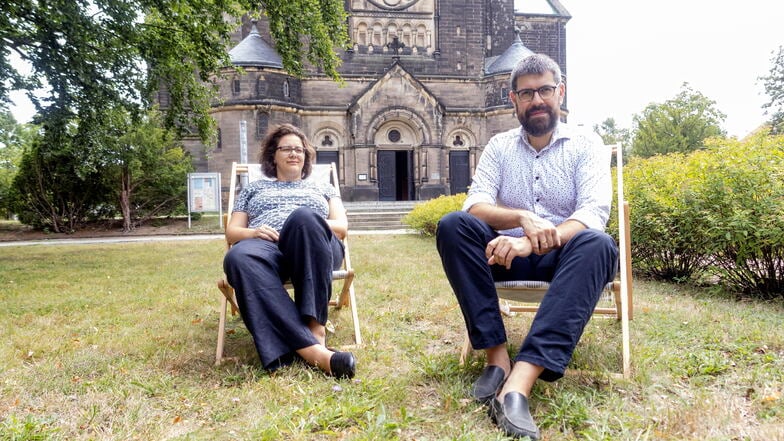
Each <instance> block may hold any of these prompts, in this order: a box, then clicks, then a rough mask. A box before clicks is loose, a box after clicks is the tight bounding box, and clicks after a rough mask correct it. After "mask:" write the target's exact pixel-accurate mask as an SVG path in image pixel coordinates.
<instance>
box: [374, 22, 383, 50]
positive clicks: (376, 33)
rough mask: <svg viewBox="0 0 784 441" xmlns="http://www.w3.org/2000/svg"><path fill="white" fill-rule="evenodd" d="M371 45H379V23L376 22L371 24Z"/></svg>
mask: <svg viewBox="0 0 784 441" xmlns="http://www.w3.org/2000/svg"><path fill="white" fill-rule="evenodd" d="M372 43H373V46H381V24H380V23H376V24H374V25H373V40H372Z"/></svg>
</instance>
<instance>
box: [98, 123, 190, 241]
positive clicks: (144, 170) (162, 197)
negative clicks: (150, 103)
mask: <svg viewBox="0 0 784 441" xmlns="http://www.w3.org/2000/svg"><path fill="white" fill-rule="evenodd" d="M113 120H114V124H113V129H112V130H111V132H108V133H106V136H105V139H104V140H103V142H102V143H101V145H102V148H103V151H104V152H105V158H104V163H105V164H106V166H105V168H104V170H103V176H104V178H105V179H106V183H107V186H108V187H110V188H112V189H113V192H112V193H113V195H114V197H113V199H114V201H115V203H116V204H117V207H118V208H119V209H118V211H119V212H120V213H121V214H122V218H123V231H126V232H127V231H131V230H133V229H134V228H135V227H136V225H137V224H138V223H142V222H144V221H146V220H149V219H150V218H152V217H154V216H158V215H161V214H165V215H168V214H172V213H173V212H174V211H176V210H177V209H178V208H183V207H184V205H185V201H186V189H187V187H186V185H187V182H186V180H187V174H188V172H190V171H191V170H192V167H193V166H192V164H191V160H190V158H189V157H188V156H187V155H186V153H185V151H184V150H183V149H182V148H181V146H180V145H178V144H177V143H176V142H175V140H174V134H173V133H172V132H171V131H168V130H166V129H163V128H162V127H161V124H160V115H159V113H158V112H156V111H152V112H150V113H148V114H147V115H145V117H144V118H142V119H141V120H139V121H133V120H132V119H131V118H130V116H129V115H128V114H127V113H126V112H122V111H117V112H114V115H113Z"/></svg>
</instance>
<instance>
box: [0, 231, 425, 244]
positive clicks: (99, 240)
mask: <svg viewBox="0 0 784 441" xmlns="http://www.w3.org/2000/svg"><path fill="white" fill-rule="evenodd" d="M414 233H415V232H414V231H413V230H372V231H354V232H352V233H351V235H350V236H349V237H356V236H365V235H376V234H414ZM180 240H223V234H179V235H158V236H127V237H123V236H113V237H92V238H89V237H86V238H79V239H76V238H74V239H68V238H66V239H42V240H19V241H15V240H10V241H0V247H18V246H27V245H80V244H90V243H121V242H154V241H180Z"/></svg>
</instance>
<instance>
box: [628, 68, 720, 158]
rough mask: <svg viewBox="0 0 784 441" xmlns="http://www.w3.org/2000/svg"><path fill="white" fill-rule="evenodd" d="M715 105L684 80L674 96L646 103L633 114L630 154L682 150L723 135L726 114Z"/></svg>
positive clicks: (654, 153)
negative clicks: (661, 102)
mask: <svg viewBox="0 0 784 441" xmlns="http://www.w3.org/2000/svg"><path fill="white" fill-rule="evenodd" d="M715 106H716V102H715V101H713V100H711V99H709V98H708V97H706V96H705V95H703V94H702V93H700V92H698V91H695V90H693V89H692V88H691V87H689V84H688V83H683V85H682V86H681V91H680V92H679V93H678V95H676V96H675V98H673V99H670V100H667V101H665V102H664V103H663V104H655V103H653V104H649V105H648V107H646V108H645V110H643V112H642V114H641V115H635V116H634V125H635V129H634V139H633V141H632V154H633V155H635V156H641V157H650V156H653V155H658V154H666V153H672V152H681V153H685V152H690V151H694V150H698V149H701V148H703V147H704V144H703V141H704V140H705V139H707V138H710V137H712V136H724V135H725V132H724V130H722V128H721V124H722V123H723V122H724V118H725V117H726V116H725V115H724V114H723V113H722V112H721V111H719V110H718V109H716V107H715Z"/></svg>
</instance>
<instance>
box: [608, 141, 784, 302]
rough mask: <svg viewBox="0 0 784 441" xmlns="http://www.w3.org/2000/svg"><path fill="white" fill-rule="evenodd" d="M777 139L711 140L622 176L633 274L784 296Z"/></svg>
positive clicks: (782, 161) (782, 191)
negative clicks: (708, 279) (701, 280)
mask: <svg viewBox="0 0 784 441" xmlns="http://www.w3.org/2000/svg"><path fill="white" fill-rule="evenodd" d="M783 145H784V137H782V136H779V137H774V136H770V135H768V134H766V133H762V134H758V135H756V136H754V137H752V138H749V139H747V140H744V141H738V140H735V139H724V138H715V139H713V140H710V141H708V142H706V149H705V150H700V151H696V152H693V153H690V154H671V155H665V156H655V157H651V158H648V159H645V160H639V159H638V160H633V161H632V162H630V164H629V165H628V166H627V167H625V169H624V180H625V193H626V194H625V196H626V199H627V200H628V201H629V204H630V206H631V232H632V255H633V261H634V268H635V270H636V271H638V272H641V273H642V274H644V275H648V276H652V277H655V278H660V279H666V280H674V281H683V280H688V279H693V278H695V277H697V276H713V278H714V279H715V280H718V281H720V282H721V283H723V284H724V285H726V286H727V287H728V288H729V289H731V290H733V291H736V292H743V293H746V294H753V295H757V296H760V297H775V296H782V294H784V215H783V214H782V213H784V148H783V147H782V146H783Z"/></svg>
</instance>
